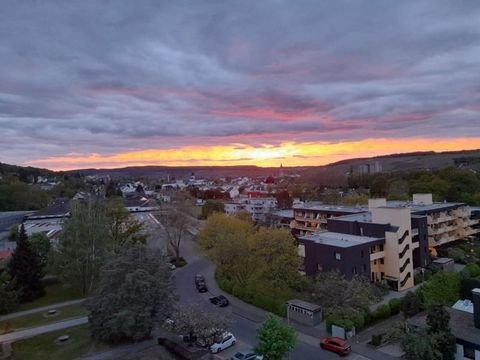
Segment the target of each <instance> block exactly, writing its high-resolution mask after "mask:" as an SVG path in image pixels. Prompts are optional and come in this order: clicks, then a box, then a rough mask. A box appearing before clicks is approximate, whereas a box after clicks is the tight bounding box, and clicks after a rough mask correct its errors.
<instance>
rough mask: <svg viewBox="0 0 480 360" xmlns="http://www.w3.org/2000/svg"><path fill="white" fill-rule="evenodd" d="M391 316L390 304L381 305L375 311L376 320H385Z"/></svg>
mask: <svg viewBox="0 0 480 360" xmlns="http://www.w3.org/2000/svg"><path fill="white" fill-rule="evenodd" d="M389 316H390V306H389V305H388V304H383V305H380V306H379V307H378V308H377V310H375V312H374V318H375V320H384V319H387V318H388V317H389Z"/></svg>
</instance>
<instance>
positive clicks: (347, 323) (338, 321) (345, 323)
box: [325, 314, 354, 333]
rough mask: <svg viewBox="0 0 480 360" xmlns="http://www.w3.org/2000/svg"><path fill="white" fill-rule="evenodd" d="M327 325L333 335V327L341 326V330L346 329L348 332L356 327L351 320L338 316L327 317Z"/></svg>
mask: <svg viewBox="0 0 480 360" xmlns="http://www.w3.org/2000/svg"><path fill="white" fill-rule="evenodd" d="M325 325H326V327H327V331H328V332H329V333H332V325H336V326H340V327H341V328H344V329H345V330H346V331H350V330H352V328H353V326H354V324H353V322H352V321H351V320H349V319H344V318H343V317H342V316H340V315H338V314H331V315H329V316H327V318H326V319H325Z"/></svg>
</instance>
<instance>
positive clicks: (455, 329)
mask: <svg viewBox="0 0 480 360" xmlns="http://www.w3.org/2000/svg"><path fill="white" fill-rule="evenodd" d="M447 311H448V314H449V315H450V329H451V330H452V334H453V335H455V337H456V338H457V339H460V340H463V341H468V342H469V343H471V344H476V345H480V329H478V328H476V327H475V325H474V323H473V314H470V313H468V312H465V311H462V310H456V309H451V308H447ZM426 320H427V313H426V312H425V311H424V312H421V313H420V314H417V315H415V316H414V317H412V318H410V319H409V320H408V322H409V323H410V324H411V325H413V326H416V327H418V328H425V327H426Z"/></svg>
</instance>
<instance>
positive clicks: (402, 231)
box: [292, 194, 480, 291]
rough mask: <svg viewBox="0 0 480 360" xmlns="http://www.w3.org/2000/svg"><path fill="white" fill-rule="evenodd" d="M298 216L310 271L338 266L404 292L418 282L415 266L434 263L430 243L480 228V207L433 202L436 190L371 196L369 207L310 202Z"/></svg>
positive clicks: (450, 239) (440, 242)
mask: <svg viewBox="0 0 480 360" xmlns="http://www.w3.org/2000/svg"><path fill="white" fill-rule="evenodd" d="M339 214H340V215H339ZM294 215H295V219H294V221H292V228H293V231H294V233H296V234H297V238H298V242H299V253H300V255H301V256H303V257H304V271H305V273H306V274H307V275H315V274H316V273H317V272H318V271H330V270H337V271H340V272H341V273H342V274H344V275H345V276H346V277H347V278H351V277H353V276H357V275H358V276H364V277H367V278H369V279H370V280H371V281H372V282H377V281H384V282H386V283H387V284H388V285H389V286H390V287H391V288H392V289H394V290H398V291H401V290H405V289H408V288H410V287H412V286H413V284H414V283H413V278H414V270H415V269H416V268H423V267H425V266H427V265H428V261H429V248H434V247H436V246H440V245H444V244H447V243H450V242H453V241H456V240H460V239H463V238H465V237H467V236H471V235H474V234H478V233H480V226H479V221H480V209H470V208H468V207H467V206H465V205H464V204H462V203H433V202H432V197H431V195H430V194H416V195H414V196H413V200H412V201H411V202H410V201H409V202H405V201H404V202H398V201H394V202H390V201H389V202H387V201H386V200H385V199H370V201H369V205H368V207H353V208H352V207H336V206H327V205H319V204H315V205H314V206H308V205H307V206H305V205H304V206H303V207H302V208H296V209H294ZM312 220H313V221H312Z"/></svg>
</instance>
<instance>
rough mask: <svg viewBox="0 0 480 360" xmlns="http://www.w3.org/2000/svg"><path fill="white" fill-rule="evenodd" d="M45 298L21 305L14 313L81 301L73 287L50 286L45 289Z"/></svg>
mask: <svg viewBox="0 0 480 360" xmlns="http://www.w3.org/2000/svg"><path fill="white" fill-rule="evenodd" d="M45 293H46V294H45V296H43V297H41V298H40V299H37V300H35V301H31V302H28V303H24V304H21V305H20V306H19V307H18V309H17V310H16V311H23V310H30V309H33V308H36V307H41V306H47V305H50V304H57V303H61V302H64V301H68V300H74V299H81V298H82V294H81V292H80V291H79V290H78V289H77V288H74V287H70V286H64V285H62V284H52V285H48V286H46V287H45Z"/></svg>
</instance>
